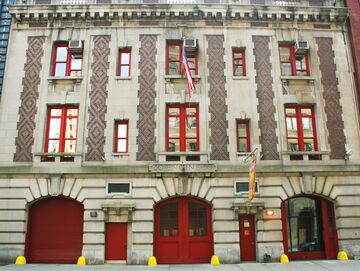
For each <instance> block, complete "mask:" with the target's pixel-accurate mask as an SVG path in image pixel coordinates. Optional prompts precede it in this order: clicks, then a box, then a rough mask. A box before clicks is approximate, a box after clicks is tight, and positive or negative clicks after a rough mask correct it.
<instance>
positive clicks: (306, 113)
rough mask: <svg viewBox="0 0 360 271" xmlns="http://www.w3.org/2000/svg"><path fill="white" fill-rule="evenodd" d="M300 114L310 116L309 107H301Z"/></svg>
mask: <svg viewBox="0 0 360 271" xmlns="http://www.w3.org/2000/svg"><path fill="white" fill-rule="evenodd" d="M301 115H302V116H311V109H310V108H301Z"/></svg>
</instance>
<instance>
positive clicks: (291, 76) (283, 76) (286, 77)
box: [280, 75, 315, 81]
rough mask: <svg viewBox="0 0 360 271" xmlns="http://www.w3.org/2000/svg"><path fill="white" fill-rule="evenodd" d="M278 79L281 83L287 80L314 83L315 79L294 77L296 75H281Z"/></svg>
mask: <svg viewBox="0 0 360 271" xmlns="http://www.w3.org/2000/svg"><path fill="white" fill-rule="evenodd" d="M280 79H281V80H282V81H287V80H304V81H314V80H315V77H311V76H296V75H286V76H285V75H282V76H280Z"/></svg>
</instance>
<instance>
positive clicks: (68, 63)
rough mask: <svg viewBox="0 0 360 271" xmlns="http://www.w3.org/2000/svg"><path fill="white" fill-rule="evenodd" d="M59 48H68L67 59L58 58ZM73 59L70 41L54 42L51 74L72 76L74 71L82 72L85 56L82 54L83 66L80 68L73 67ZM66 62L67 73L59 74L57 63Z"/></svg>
mask: <svg viewBox="0 0 360 271" xmlns="http://www.w3.org/2000/svg"><path fill="white" fill-rule="evenodd" d="M59 48H67V56H66V60H65V61H64V60H58V59H57V58H56V57H57V52H58V49H59ZM72 59H73V54H71V52H70V50H69V43H68V42H58V43H55V44H54V50H53V58H52V69H51V76H71V75H72V72H80V73H81V70H82V64H83V63H82V61H83V57H82V56H81V68H80V69H73V68H72V67H71V65H72ZM58 63H59V64H61V63H62V64H65V65H66V67H65V75H57V74H56V64H58Z"/></svg>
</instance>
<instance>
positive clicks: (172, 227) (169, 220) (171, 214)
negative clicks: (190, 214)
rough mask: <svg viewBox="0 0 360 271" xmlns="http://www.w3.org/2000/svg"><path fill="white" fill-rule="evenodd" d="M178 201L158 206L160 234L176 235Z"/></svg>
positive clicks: (164, 235)
mask: <svg viewBox="0 0 360 271" xmlns="http://www.w3.org/2000/svg"><path fill="white" fill-rule="evenodd" d="M178 216H179V214H178V203H177V202H174V203H169V204H167V205H164V206H162V207H160V236H163V237H168V236H178V234H179V222H178Z"/></svg>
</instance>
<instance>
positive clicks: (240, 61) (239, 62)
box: [234, 53, 243, 65]
mask: <svg viewBox="0 0 360 271" xmlns="http://www.w3.org/2000/svg"><path fill="white" fill-rule="evenodd" d="M234 63H235V64H236V65H242V64H243V55H242V53H234Z"/></svg>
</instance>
